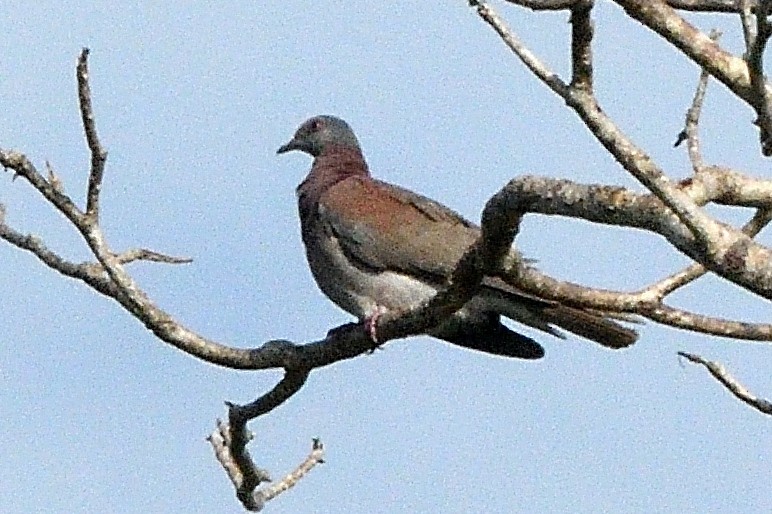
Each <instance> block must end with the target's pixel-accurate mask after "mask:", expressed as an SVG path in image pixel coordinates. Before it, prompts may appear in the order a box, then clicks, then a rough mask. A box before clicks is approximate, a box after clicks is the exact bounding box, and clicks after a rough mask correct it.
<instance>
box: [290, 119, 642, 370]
mask: <svg viewBox="0 0 772 514" xmlns="http://www.w3.org/2000/svg"><path fill="white" fill-rule="evenodd" d="M292 150H300V151H303V152H306V153H308V154H310V155H311V156H313V157H314V162H313V165H312V167H311V171H310V172H309V174H308V176H307V177H306V178H305V180H304V181H303V182H302V183H301V184H300V185H299V186H298V189H297V194H298V206H299V212H300V224H301V234H302V237H303V243H304V244H305V247H306V255H307V258H308V263H309V265H310V267H311V272H312V273H313V276H314V279H315V280H316V283H317V284H318V286H319V288H320V289H321V290H322V292H324V293H325V294H326V295H327V296H328V297H329V298H330V299H331V300H332V301H333V302H335V303H336V304H337V305H338V306H339V307H341V308H342V309H344V310H346V311H348V312H349V313H351V314H353V315H354V316H356V317H357V318H359V319H360V320H362V321H368V320H370V319H371V318H372V317H373V316H377V314H378V313H379V312H380V311H381V310H383V309H387V310H391V309H401V308H406V307H412V306H416V305H418V304H420V303H421V302H423V301H425V300H427V299H428V298H431V297H432V296H433V295H434V294H436V292H437V291H438V290H439V289H441V288H443V287H444V286H445V284H446V283H447V280H448V278H449V276H450V274H451V273H452V272H453V270H454V268H455V266H456V264H457V263H458V261H459V260H460V258H461V256H462V255H463V254H464V252H465V251H466V249H467V248H468V247H469V245H471V244H472V243H473V242H474V241H475V240H476V239H477V237H478V236H479V227H477V226H476V225H474V224H473V223H471V222H469V221H467V220H465V219H464V218H463V217H461V216H460V215H459V214H457V213H455V212H454V211H452V210H450V209H449V208H447V207H445V206H444V205H441V204H439V203H437V202H434V201H432V200H430V199H428V198H426V197H424V196H421V195H419V194H416V193H413V192H411V191H408V190H407V189H403V188H401V187H398V186H395V185H392V184H387V183H385V182H381V181H379V180H375V179H373V178H372V177H371V176H370V173H369V170H368V167H367V163H366V162H365V160H364V157H363V155H362V151H361V149H360V146H359V142H358V140H357V138H356V136H355V135H354V132H353V131H352V130H351V128H350V127H349V126H348V124H347V123H346V122H345V121H343V120H341V119H340V118H336V117H334V116H317V117H314V118H311V119H309V120H308V121H306V122H305V123H303V124H302V125H301V126H300V128H298V130H297V132H296V133H295V135H294V137H293V138H292V140H290V141H289V142H288V143H287V144H285V145H283V146H282V147H281V148H279V150H278V153H284V152H288V151H292ZM512 251H513V252H514V251H515V250H514V249H513V250H512ZM502 315H503V316H505V317H507V318H510V319H512V320H515V321H517V322H520V323H523V324H525V325H528V326H531V327H534V328H537V329H540V330H543V331H545V332H548V333H550V334H553V335H556V336H558V337H563V336H562V334H561V333H560V332H558V331H557V330H555V329H554V328H553V327H552V326H553V325H556V326H559V327H562V328H564V329H566V330H568V331H570V332H573V333H575V334H577V335H580V336H582V337H585V338H588V339H591V340H593V341H596V342H598V343H600V344H601V345H603V346H606V347H609V348H623V347H626V346H629V345H631V344H632V343H634V342H635V340H636V339H637V333H636V332H635V331H633V330H631V329H628V328H625V327H623V326H622V325H620V324H618V323H617V322H615V321H613V320H610V319H607V318H605V317H603V316H602V315H599V314H596V313H594V312H588V311H584V310H580V309H574V308H570V307H565V306H563V305H560V304H557V303H555V302H550V301H546V300H543V299H540V298H537V297H534V296H532V295H528V294H525V293H523V292H522V291H519V290H517V289H515V288H514V287H512V286H511V285H509V284H507V283H506V282H505V281H504V280H502V279H501V278H499V277H486V278H485V279H484V281H483V284H482V287H481V289H480V292H479V293H478V294H477V295H476V296H475V297H474V298H473V299H472V300H470V301H469V302H468V303H467V304H466V305H465V306H464V307H463V308H462V309H461V310H460V311H458V312H457V313H456V314H455V315H454V316H453V317H451V318H450V319H449V320H447V321H446V322H444V323H443V324H442V325H440V326H439V327H437V328H435V329H434V330H432V331H431V333H430V334H431V335H433V336H435V337H438V338H440V339H443V340H445V341H448V342H451V343H454V344H457V345H460V346H464V347H466V348H472V349H475V350H480V351H484V352H488V353H492V354H497V355H505V356H509V357H520V358H526V359H536V358H539V357H542V356H543V355H544V350H543V348H542V347H541V345H539V343H537V342H536V341H534V340H533V339H531V338H529V337H527V336H524V335H522V334H519V333H517V332H515V331H513V330H510V329H509V328H507V327H506V326H504V325H503V324H502V323H501V319H500V318H501V316H502Z"/></svg>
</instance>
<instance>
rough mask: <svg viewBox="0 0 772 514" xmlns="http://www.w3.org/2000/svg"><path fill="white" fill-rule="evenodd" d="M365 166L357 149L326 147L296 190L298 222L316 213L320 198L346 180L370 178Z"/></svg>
mask: <svg viewBox="0 0 772 514" xmlns="http://www.w3.org/2000/svg"><path fill="white" fill-rule="evenodd" d="M369 176H370V171H369V169H368V167H367V162H365V158H364V156H363V155H362V152H361V151H360V150H359V148H352V147H344V146H329V145H328V146H326V147H325V148H324V150H323V151H322V152H321V153H320V154H319V155H317V156H316V157H315V158H314V163H313V165H312V166H311V171H310V172H309V174H308V176H307V177H306V179H305V180H304V181H303V182H301V183H300V185H299V186H298V188H297V195H298V200H299V207H300V217H301V221H303V222H305V221H306V216H307V215H309V214H312V213H314V212H315V211H316V204H317V203H318V202H319V199H320V198H321V196H322V195H323V194H324V193H325V192H326V191H327V190H328V189H330V188H331V187H333V186H334V185H335V184H337V183H338V182H340V181H341V180H345V179H347V178H349V177H369Z"/></svg>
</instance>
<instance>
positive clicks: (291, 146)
mask: <svg viewBox="0 0 772 514" xmlns="http://www.w3.org/2000/svg"><path fill="white" fill-rule="evenodd" d="M300 147H301V145H300V143H298V142H297V141H296V140H295V139H294V138H293V139H290V141H289V143H287V144H286V145H282V146H280V147H279V149H278V150H276V154H277V155H278V154H282V153H287V152H291V151H292V150H300Z"/></svg>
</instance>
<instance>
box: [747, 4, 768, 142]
mask: <svg viewBox="0 0 772 514" xmlns="http://www.w3.org/2000/svg"><path fill="white" fill-rule="evenodd" d="M770 9H772V5H770V2H768V1H763V2H761V4H760V6H759V9H758V10H757V11H756V30H755V34H754V35H753V38H752V40H751V43H752V44H751V45H750V47H749V48H748V51H747V53H746V57H745V61H746V62H747V63H748V70H749V73H750V78H751V88H752V89H753V91H754V94H755V97H756V98H758V106H757V107H756V112H757V113H758V118H757V119H756V124H757V125H758V126H759V141H760V143H761V153H762V154H763V155H765V156H766V157H769V156H770V155H772V112H770V103H772V100H770V95H767V94H766V87H767V81H766V78H765V77H764V50H765V48H766V47H767V42H768V41H769V37H770V36H772V26H770V23H769V21H768V19H767V17H768V16H769V13H770Z"/></svg>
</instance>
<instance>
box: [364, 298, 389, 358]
mask: <svg viewBox="0 0 772 514" xmlns="http://www.w3.org/2000/svg"><path fill="white" fill-rule="evenodd" d="M386 312H388V309H386V307H383V306H381V305H377V306H376V307H375V308H374V309H373V311H372V312H371V313H370V314H369V315H368V316H367V317H366V318H365V319H364V321H363V324H364V329H365V332H367V335H369V336H370V339H371V340H372V342H373V344H374V346H373V349H372V351H371V353H372V352H374V351H375V350H377V349H378V348H379V347H380V346H381V343H380V342H379V341H378V333H377V325H378V318H380V317H381V314H386Z"/></svg>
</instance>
